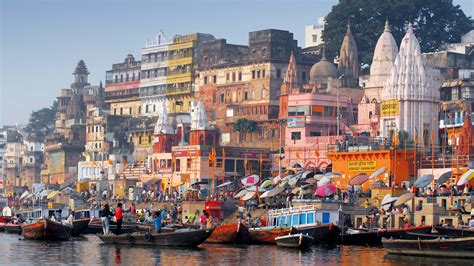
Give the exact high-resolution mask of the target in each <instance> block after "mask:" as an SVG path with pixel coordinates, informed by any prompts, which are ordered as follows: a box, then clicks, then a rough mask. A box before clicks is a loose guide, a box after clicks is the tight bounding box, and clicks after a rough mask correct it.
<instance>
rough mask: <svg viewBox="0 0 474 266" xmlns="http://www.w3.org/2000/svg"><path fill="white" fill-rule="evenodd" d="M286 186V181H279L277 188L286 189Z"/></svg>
mask: <svg viewBox="0 0 474 266" xmlns="http://www.w3.org/2000/svg"><path fill="white" fill-rule="evenodd" d="M286 185H288V180H283V181H281V182H280V184H279V185H278V186H279V187H286Z"/></svg>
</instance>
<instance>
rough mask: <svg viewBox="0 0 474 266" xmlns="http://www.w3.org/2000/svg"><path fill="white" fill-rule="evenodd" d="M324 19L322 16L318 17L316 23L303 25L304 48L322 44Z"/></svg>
mask: <svg viewBox="0 0 474 266" xmlns="http://www.w3.org/2000/svg"><path fill="white" fill-rule="evenodd" d="M325 23H326V20H325V18H324V17H319V18H318V24H316V25H315V24H311V25H306V26H305V27H304V48H308V47H314V46H319V45H321V44H323V43H324V42H323V38H322V36H323V31H324V24H325Z"/></svg>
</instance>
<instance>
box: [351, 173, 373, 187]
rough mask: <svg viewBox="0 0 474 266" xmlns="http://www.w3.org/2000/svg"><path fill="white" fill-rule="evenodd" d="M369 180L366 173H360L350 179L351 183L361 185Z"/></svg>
mask: <svg viewBox="0 0 474 266" xmlns="http://www.w3.org/2000/svg"><path fill="white" fill-rule="evenodd" d="M367 180H369V177H368V176H367V175H366V174H365V173H362V174H358V175H356V176H354V178H352V179H351V180H350V181H349V185H351V186H359V185H362V184H364V183H365V182H366V181H367Z"/></svg>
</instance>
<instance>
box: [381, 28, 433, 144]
mask: <svg viewBox="0 0 474 266" xmlns="http://www.w3.org/2000/svg"><path fill="white" fill-rule="evenodd" d="M430 72H431V71H430V70H429V67H427V65H426V63H425V60H424V59H423V57H422V55H421V51H420V44H419V43H418V40H417V38H416V36H415V34H414V33H413V28H412V24H411V23H410V24H409V25H408V30H407V33H406V34H405V36H404V37H403V39H402V42H401V44H400V52H399V53H398V55H397V57H396V59H395V63H394V65H393V67H392V70H391V72H390V77H389V78H388V80H387V83H386V84H385V86H384V88H383V90H382V93H381V101H382V103H381V122H380V130H381V135H382V136H383V137H384V138H389V137H391V135H392V133H396V132H398V131H401V130H404V131H406V132H407V133H408V134H409V136H410V138H411V139H413V136H414V134H415V129H416V130H417V136H418V139H417V142H418V143H425V144H429V143H431V138H432V137H431V135H432V134H434V141H435V143H436V142H437V140H438V123H439V122H438V112H439V91H438V87H434V86H433V84H432V77H431V76H430Z"/></svg>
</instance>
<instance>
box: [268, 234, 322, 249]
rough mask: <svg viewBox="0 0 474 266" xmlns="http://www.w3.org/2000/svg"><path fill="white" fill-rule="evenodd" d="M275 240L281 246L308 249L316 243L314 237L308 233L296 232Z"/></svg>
mask: <svg viewBox="0 0 474 266" xmlns="http://www.w3.org/2000/svg"><path fill="white" fill-rule="evenodd" d="M275 242H276V244H277V246H279V247H285V248H299V249H306V248H309V247H310V246H311V245H312V244H313V243H314V239H313V238H312V237H311V236H308V235H304V234H294V235H287V236H280V237H277V238H275Z"/></svg>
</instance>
